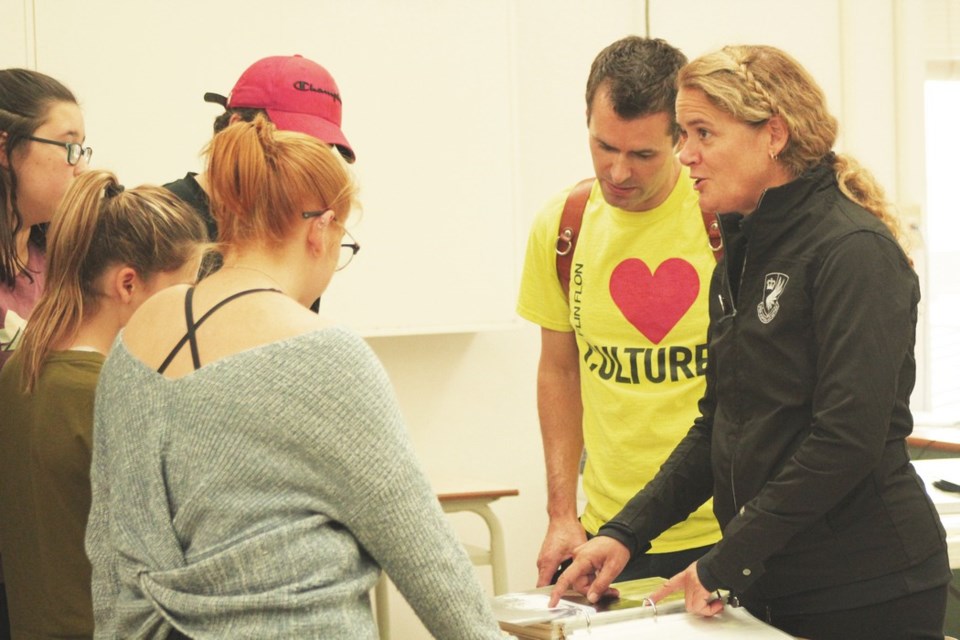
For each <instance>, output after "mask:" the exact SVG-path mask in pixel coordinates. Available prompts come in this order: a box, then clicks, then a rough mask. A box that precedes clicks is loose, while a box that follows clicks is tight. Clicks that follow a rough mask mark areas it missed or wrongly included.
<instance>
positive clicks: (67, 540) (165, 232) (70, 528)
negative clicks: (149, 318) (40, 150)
mask: <svg viewBox="0 0 960 640" xmlns="http://www.w3.org/2000/svg"><path fill="white" fill-rule="evenodd" d="M205 241H206V229H205V228H204V226H203V223H202V222H201V221H200V220H199V219H198V218H197V216H196V215H195V214H194V213H193V211H191V210H190V209H189V207H187V206H186V205H185V204H183V203H182V202H180V200H179V199H178V198H176V196H174V195H173V194H172V193H170V192H169V191H167V190H166V189H162V188H160V187H138V188H136V189H127V190H123V187H121V186H120V185H119V184H118V182H117V178H116V176H114V175H113V174H112V173H109V172H107V171H88V172H85V173H84V174H83V175H81V176H80V177H78V178H77V179H76V180H75V181H74V183H73V185H72V186H71V187H70V189H69V190H68V191H67V193H66V195H65V196H64V200H63V203H62V205H61V207H60V209H59V210H58V211H57V214H56V215H55V216H54V218H53V221H52V223H51V224H50V233H49V236H48V253H47V258H48V264H47V273H46V277H47V288H46V290H45V291H44V292H43V294H42V295H41V296H40V300H39V302H37V306H36V307H35V308H34V310H33V314H32V315H31V318H30V323H29V325H28V326H27V328H26V330H25V331H24V337H23V341H22V343H21V345H20V347H19V348H18V349H17V351H16V352H15V353H14V355H13V356H12V357H11V358H10V360H9V361H8V362H7V364H6V366H5V367H4V368H3V370H2V371H0V396H2V398H3V411H4V418H3V420H2V421H0V536H2V538H3V542H4V551H5V552H9V556H8V558H7V564H6V570H7V575H6V578H7V586H8V589H9V594H8V597H9V602H10V621H11V629H12V631H13V635H14V637H17V638H83V637H85V638H89V637H91V636H92V635H93V606H92V604H91V601H90V562H89V561H88V560H87V556H86V554H85V552H84V548H83V541H84V529H85V527H86V524H87V514H88V512H89V510H90V445H91V441H92V437H91V436H92V430H93V399H94V391H95V389H96V385H97V376H98V373H99V371H100V366H101V365H102V363H103V360H104V357H105V356H106V354H107V351H108V350H109V349H110V345H111V343H112V342H113V339H114V338H115V337H116V335H117V332H118V331H119V330H120V327H121V326H122V325H123V323H124V321H125V320H126V318H128V317H129V316H130V314H131V313H132V312H133V311H134V310H135V309H136V308H137V306H138V305H139V304H141V303H142V302H143V301H144V300H145V299H146V298H147V297H149V296H150V295H151V294H152V293H154V292H155V291H158V290H160V289H162V288H163V287H166V286H169V285H171V284H175V283H182V282H194V281H195V280H196V277H197V270H198V269H199V267H200V259H201V254H202V251H203V249H204V247H205Z"/></svg>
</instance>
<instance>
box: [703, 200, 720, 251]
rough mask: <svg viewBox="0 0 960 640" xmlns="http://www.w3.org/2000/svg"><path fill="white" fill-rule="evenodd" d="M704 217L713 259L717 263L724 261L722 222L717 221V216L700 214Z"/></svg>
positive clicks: (704, 212)
mask: <svg viewBox="0 0 960 640" xmlns="http://www.w3.org/2000/svg"><path fill="white" fill-rule="evenodd" d="M700 213H701V214H702V215H703V228H704V229H706V230H707V244H709V245H710V249H711V250H712V251H713V257H714V258H716V259H717V262H720V261H721V260H723V236H721V235H720V221H719V220H717V214H715V213H707V212H706V211H702V210H701V212H700Z"/></svg>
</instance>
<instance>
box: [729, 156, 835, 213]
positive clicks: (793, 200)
mask: <svg viewBox="0 0 960 640" xmlns="http://www.w3.org/2000/svg"><path fill="white" fill-rule="evenodd" d="M831 155H832V154H831ZM832 164H833V163H832V162H827V161H824V162H822V163H820V164H819V165H817V166H816V167H814V168H812V169H809V170H808V171H806V172H805V173H803V174H802V175H800V177H798V178H797V179H796V180H792V181H791V182H788V183H787V184H784V185H781V186H779V187H772V188H770V189H765V190H764V191H763V193H762V194H760V199H759V200H758V201H757V208H756V209H755V210H754V211H753V213H752V214H750V215H749V216H747V217H748V218H756V217H761V218H762V219H764V220H767V219H770V217H771V216H785V215H789V213H790V211H792V210H793V209H794V208H795V207H796V206H797V205H798V204H799V203H800V202H802V201H803V200H805V199H806V198H807V196H809V195H810V194H811V193H812V192H813V191H816V190H818V189H821V188H822V187H823V186H824V185H825V184H829V183H831V182H834V181H835V180H836V178H835V177H834V172H833V166H832Z"/></svg>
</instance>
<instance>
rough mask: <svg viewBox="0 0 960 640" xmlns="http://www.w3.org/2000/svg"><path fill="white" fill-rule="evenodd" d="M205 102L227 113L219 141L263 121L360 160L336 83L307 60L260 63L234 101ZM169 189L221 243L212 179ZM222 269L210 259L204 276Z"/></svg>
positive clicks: (216, 127)
mask: <svg viewBox="0 0 960 640" xmlns="http://www.w3.org/2000/svg"><path fill="white" fill-rule="evenodd" d="M204 100H205V101H207V102H212V103H215V104H219V105H221V106H223V107H224V109H225V111H224V112H223V113H222V114H220V115H219V116H217V118H216V119H215V120H214V121H213V133H214V135H216V134H218V133H220V132H221V131H223V130H224V129H225V128H227V126H229V125H230V124H233V123H234V122H250V121H251V120H253V118H254V117H256V116H258V115H260V116H263V117H265V118H267V119H268V120H270V121H271V122H273V124H274V125H276V127H277V128H278V129H283V130H286V131H299V132H300V133H306V134H308V135H311V136H313V137H315V138H317V139H319V140H322V141H324V142H326V143H327V144H329V145H331V146H332V147H334V148H335V149H337V151H338V152H339V153H340V155H341V156H342V157H343V159H344V160H345V161H346V162H350V163H352V162H353V161H354V160H355V159H356V155H355V154H354V152H353V148H352V147H351V146H350V143H349V142H347V138H346V136H345V135H344V134H343V131H342V129H341V128H340V125H341V121H342V106H343V105H342V100H341V98H340V89H339V88H338V87H337V83H336V81H335V80H334V79H333V76H332V75H330V72H329V71H327V70H326V69H325V68H324V67H322V66H321V65H319V64H317V63H316V62H314V61H312V60H309V59H307V58H304V57H303V56H300V55H293V56H269V57H266V58H262V59H260V60H257V61H256V62H254V63H253V64H252V65H250V66H249V67H247V69H246V70H245V71H244V72H243V73H242V74H241V75H240V78H239V79H238V80H237V82H236V84H235V85H234V86H233V89H232V90H231V91H230V95H229V97H227V96H223V95H220V94H218V93H206V94H205V95H204ZM163 186H164V187H166V188H167V189H170V190H171V191H173V192H174V193H175V194H177V196H179V197H180V198H181V199H183V200H184V201H185V202H186V203H187V204H189V205H190V206H191V207H193V208H194V209H195V210H196V211H197V213H199V214H200V216H201V217H202V218H203V220H204V222H205V223H206V224H207V232H208V233H209V235H210V238H211V239H212V240H216V239H217V223H216V220H214V218H213V216H212V215H210V199H209V196H208V194H207V191H208V189H209V186H208V183H207V176H206V174H204V173H195V172H193V171H189V172H187V174H186V175H185V176H184V177H183V178H180V179H179V180H174V181H173V182H168V183H167V184H165V185H163ZM219 264H220V259H219V256H218V255H217V254H215V253H211V254H209V255H208V256H207V258H206V259H205V262H204V267H203V275H206V274H207V273H210V272H212V271H215V270H216V269H217V268H219ZM314 310H316V309H314Z"/></svg>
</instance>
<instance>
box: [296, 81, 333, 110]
mask: <svg viewBox="0 0 960 640" xmlns="http://www.w3.org/2000/svg"><path fill="white" fill-rule="evenodd" d="M293 88H294V89H296V90H297V91H316V92H317V93H325V94H327V95H328V96H330V97H332V98H333V99H334V100H336V101H337V102H339V103H340V104H343V100H341V99H340V94H339V93H334V92H333V91H327V90H326V89H324V88H322V87H315V86H313V85H312V84H310V83H309V82H307V81H306V80H297V81H296V82H294V83H293Z"/></svg>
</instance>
